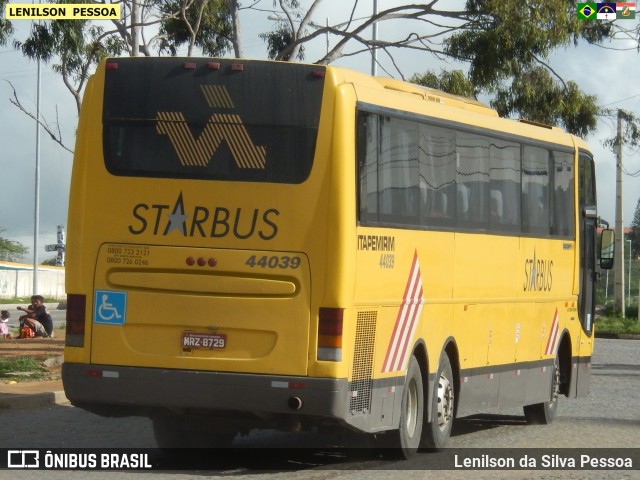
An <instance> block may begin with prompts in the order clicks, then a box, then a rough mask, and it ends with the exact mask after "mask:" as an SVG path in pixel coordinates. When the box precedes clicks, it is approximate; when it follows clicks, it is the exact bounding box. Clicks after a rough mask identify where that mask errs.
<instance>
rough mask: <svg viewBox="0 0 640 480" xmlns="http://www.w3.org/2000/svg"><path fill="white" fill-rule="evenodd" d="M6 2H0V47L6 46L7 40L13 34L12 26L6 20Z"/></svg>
mask: <svg viewBox="0 0 640 480" xmlns="http://www.w3.org/2000/svg"><path fill="white" fill-rule="evenodd" d="M7 3H8V0H0V45H6V44H7V40H9V38H10V37H11V35H12V34H13V25H12V24H11V22H10V21H9V20H6V19H5V17H6V14H5V7H6V5H7Z"/></svg>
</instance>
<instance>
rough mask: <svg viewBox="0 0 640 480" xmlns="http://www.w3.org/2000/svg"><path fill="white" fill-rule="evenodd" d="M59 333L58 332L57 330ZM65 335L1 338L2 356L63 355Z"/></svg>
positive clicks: (38, 357) (44, 358) (0, 353)
mask: <svg viewBox="0 0 640 480" xmlns="http://www.w3.org/2000/svg"><path fill="white" fill-rule="evenodd" d="M56 333H57V332H56ZM63 351H64V337H62V336H60V337H54V338H21V339H17V338H11V339H0V358H12V357H35V358H37V359H39V360H40V359H42V360H46V359H47V358H49V357H56V356H58V355H62V353H63Z"/></svg>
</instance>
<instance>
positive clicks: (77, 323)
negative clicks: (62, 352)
mask: <svg viewBox="0 0 640 480" xmlns="http://www.w3.org/2000/svg"><path fill="white" fill-rule="evenodd" d="M86 306H87V296H86V295H77V294H68V295H67V326H66V332H65V333H66V335H65V345H66V346H68V347H84V328H85V325H84V321H85V308H86Z"/></svg>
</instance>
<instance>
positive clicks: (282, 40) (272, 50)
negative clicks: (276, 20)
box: [258, 23, 304, 61]
mask: <svg viewBox="0 0 640 480" xmlns="http://www.w3.org/2000/svg"><path fill="white" fill-rule="evenodd" d="M258 36H259V37H260V38H261V39H262V40H264V41H265V42H267V55H268V56H269V58H270V59H272V60H274V59H276V58H277V57H278V55H279V54H280V52H282V51H283V50H284V49H285V48H287V47H288V46H289V45H291V44H292V43H293V32H292V31H291V29H290V28H287V27H286V26H285V25H284V24H283V23H281V24H280V25H279V26H278V27H277V28H276V29H275V30H272V31H271V32H268V33H260V34H259V35H258ZM290 59H291V55H285V56H284V57H283V58H282V60H284V61H289V60H290ZM297 60H304V46H301V47H300V51H299V52H298V57H297Z"/></svg>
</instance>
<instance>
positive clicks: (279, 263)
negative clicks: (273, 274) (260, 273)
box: [244, 255, 301, 270]
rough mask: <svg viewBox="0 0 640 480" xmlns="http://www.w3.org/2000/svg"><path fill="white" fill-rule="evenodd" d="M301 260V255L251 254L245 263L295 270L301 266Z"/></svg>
mask: <svg viewBox="0 0 640 480" xmlns="http://www.w3.org/2000/svg"><path fill="white" fill-rule="evenodd" d="M300 262H301V260H300V257H290V256H288V255H272V256H267V255H262V256H258V255H251V256H250V257H249V258H248V259H247V261H246V262H244V264H245V265H248V266H250V267H251V268H273V269H275V268H280V269H282V270H285V269H288V268H291V269H293V270H295V269H296V268H298V267H300Z"/></svg>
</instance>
